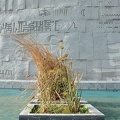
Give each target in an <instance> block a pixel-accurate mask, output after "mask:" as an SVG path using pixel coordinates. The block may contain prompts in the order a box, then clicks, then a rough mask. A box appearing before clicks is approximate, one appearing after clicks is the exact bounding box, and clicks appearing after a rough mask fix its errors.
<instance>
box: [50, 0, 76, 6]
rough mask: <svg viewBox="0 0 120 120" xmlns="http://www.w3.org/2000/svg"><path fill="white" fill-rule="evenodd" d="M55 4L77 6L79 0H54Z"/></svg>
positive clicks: (53, 3)
mask: <svg viewBox="0 0 120 120" xmlns="http://www.w3.org/2000/svg"><path fill="white" fill-rule="evenodd" d="M52 5H53V6H77V5H78V0H74V1H73V0H61V1H59V0H52Z"/></svg>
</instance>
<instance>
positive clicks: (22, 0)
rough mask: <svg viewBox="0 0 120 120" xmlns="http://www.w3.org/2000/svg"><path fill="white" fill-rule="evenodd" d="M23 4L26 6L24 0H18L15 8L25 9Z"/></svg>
mask: <svg viewBox="0 0 120 120" xmlns="http://www.w3.org/2000/svg"><path fill="white" fill-rule="evenodd" d="M25 6H26V3H25V0H18V3H17V9H18V10H23V9H25Z"/></svg>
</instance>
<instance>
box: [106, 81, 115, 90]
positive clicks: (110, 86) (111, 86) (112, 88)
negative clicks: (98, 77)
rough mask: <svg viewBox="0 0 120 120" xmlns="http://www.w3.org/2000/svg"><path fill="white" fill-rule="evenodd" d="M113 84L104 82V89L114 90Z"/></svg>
mask: <svg viewBox="0 0 120 120" xmlns="http://www.w3.org/2000/svg"><path fill="white" fill-rule="evenodd" d="M114 88H115V87H114V82H110V83H108V82H106V89H107V90H114Z"/></svg>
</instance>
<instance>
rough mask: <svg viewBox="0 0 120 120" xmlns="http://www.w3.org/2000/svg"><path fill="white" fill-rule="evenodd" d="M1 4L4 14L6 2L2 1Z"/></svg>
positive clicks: (0, 7)
mask: <svg viewBox="0 0 120 120" xmlns="http://www.w3.org/2000/svg"><path fill="white" fill-rule="evenodd" d="M0 2H1V4H0V9H1V11H2V12H4V11H5V10H6V9H5V8H6V1H5V0H1V1H0Z"/></svg>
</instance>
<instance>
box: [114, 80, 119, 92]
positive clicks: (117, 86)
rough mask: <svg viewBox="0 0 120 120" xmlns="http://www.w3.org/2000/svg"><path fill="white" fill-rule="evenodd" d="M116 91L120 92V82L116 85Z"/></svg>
mask: <svg viewBox="0 0 120 120" xmlns="http://www.w3.org/2000/svg"><path fill="white" fill-rule="evenodd" d="M114 89H116V90H120V82H119V81H118V82H115V83H114Z"/></svg>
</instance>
